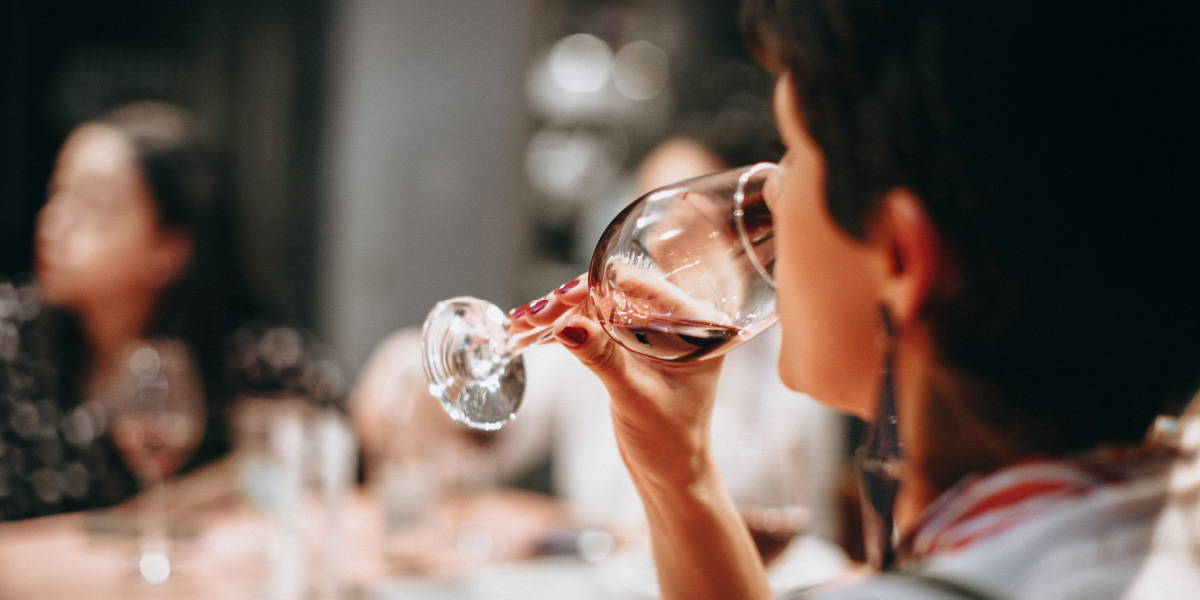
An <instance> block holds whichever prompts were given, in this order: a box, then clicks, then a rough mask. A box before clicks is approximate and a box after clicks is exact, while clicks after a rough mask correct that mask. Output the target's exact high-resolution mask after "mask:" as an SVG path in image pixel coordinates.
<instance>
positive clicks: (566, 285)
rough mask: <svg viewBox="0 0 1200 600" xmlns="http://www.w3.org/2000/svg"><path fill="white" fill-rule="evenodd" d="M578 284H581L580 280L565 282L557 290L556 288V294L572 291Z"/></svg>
mask: <svg viewBox="0 0 1200 600" xmlns="http://www.w3.org/2000/svg"><path fill="white" fill-rule="evenodd" d="M577 285H579V280H578V279H572V280H571V281H568V282H566V283H564V284H563V286H562V287H560V288H558V289H557V290H554V293H555V294H565V293H567V292H569V291H571V289H572V288H574V287H575V286H577Z"/></svg>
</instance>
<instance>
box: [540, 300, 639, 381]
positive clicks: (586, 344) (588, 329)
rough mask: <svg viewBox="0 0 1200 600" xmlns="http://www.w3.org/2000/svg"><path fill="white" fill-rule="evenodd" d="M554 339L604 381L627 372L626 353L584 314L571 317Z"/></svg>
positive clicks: (558, 327) (558, 328)
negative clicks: (625, 366)
mask: <svg viewBox="0 0 1200 600" xmlns="http://www.w3.org/2000/svg"><path fill="white" fill-rule="evenodd" d="M554 338H555V339H557V340H558V343H559V344H561V345H562V346H563V347H564V348H566V349H567V350H570V351H571V353H572V354H574V355H575V356H576V358H578V359H579V361H580V362H582V363H583V364H584V366H586V367H587V368H589V369H591V370H592V371H593V372H594V373H596V375H598V376H599V377H600V379H601V380H604V381H605V382H608V381H609V380H610V379H611V378H612V376H616V375H622V374H623V373H624V370H625V369H624V364H623V363H624V360H625V357H624V354H623V353H621V352H620V350H619V349H618V348H617V343H616V342H614V341H613V339H612V338H611V337H609V336H608V335H607V334H605V333H604V330H603V329H601V328H600V324H599V323H597V322H596V321H594V320H592V319H590V318H588V317H586V316H582V315H570V316H568V317H566V318H565V319H562V320H561V321H559V322H558V323H556V324H555V326H554Z"/></svg>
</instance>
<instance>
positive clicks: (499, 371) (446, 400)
mask: <svg viewBox="0 0 1200 600" xmlns="http://www.w3.org/2000/svg"><path fill="white" fill-rule="evenodd" d="M422 339H423V341H424V347H423V348H422V362H423V365H424V367H425V376H426V378H427V379H428V380H429V393H430V394H432V395H433V396H434V397H435V398H437V399H438V401H440V402H441V403H442V407H443V408H444V409H446V413H447V414H449V415H450V417H451V418H453V419H454V420H456V421H458V422H460V423H463V424H465V425H468V426H470V427H473V428H475V429H483V430H488V431H493V430H496V429H500V428H501V427H503V426H504V424H505V423H507V422H508V421H510V420H512V419H513V417H514V416H516V411H517V409H518V408H519V407H520V406H521V397H522V395H524V393H525V363H524V361H523V360H522V358H521V356H520V355H517V356H515V357H510V356H509V355H508V354H507V352H506V351H505V348H506V342H507V340H508V330H507V327H506V319H505V315H504V311H502V310H500V308H499V307H497V306H496V305H495V304H492V303H490V302H485V301H483V300H479V299H477V298H470V297H467V296H460V297H458V298H451V299H449V300H443V301H442V302H439V303H438V304H437V306H435V307H433V310H432V311H430V312H429V316H428V317H427V318H426V319H425V325H424V328H423V332H422Z"/></svg>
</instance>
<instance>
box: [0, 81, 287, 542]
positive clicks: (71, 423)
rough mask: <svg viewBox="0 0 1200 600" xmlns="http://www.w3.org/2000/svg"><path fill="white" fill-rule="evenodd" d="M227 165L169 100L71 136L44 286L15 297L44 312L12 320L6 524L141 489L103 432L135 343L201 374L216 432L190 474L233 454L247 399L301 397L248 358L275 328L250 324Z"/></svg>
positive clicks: (3, 489)
mask: <svg viewBox="0 0 1200 600" xmlns="http://www.w3.org/2000/svg"><path fill="white" fill-rule="evenodd" d="M218 160H219V157H218V156H216V155H215V154H214V153H213V151H212V149H211V148H210V147H209V146H208V145H207V144H206V143H205V141H204V140H203V139H202V137H201V135H200V132H199V131H198V129H197V126H196V124H195V123H194V121H193V119H192V117H191V116H190V115H189V114H188V113H187V112H186V111H184V110H182V109H181V108H179V107H176V106H173V105H169V104H165V103H157V102H141V103H134V104H129V105H126V106H123V107H121V108H118V109H116V110H114V111H112V112H110V113H108V114H106V115H104V116H102V117H100V118H97V119H94V120H91V121H88V122H85V123H83V124H81V125H79V126H78V127H76V128H75V129H74V130H73V131H71V133H70V134H69V135H68V136H67V138H66V140H65V142H64V143H63V146H62V148H61V150H60V151H59V154H58V157H57V161H56V163H55V166H54V171H53V174H52V176H51V179H50V182H49V184H48V186H47V201H46V204H45V205H44V207H43V208H42V210H41V212H40V213H39V215H38V219H37V231H36V247H35V255H36V260H37V263H36V286H34V285H29V286H21V290H22V294H23V295H25V296H30V297H33V296H36V295H37V294H38V293H40V295H41V298H42V300H43V301H44V304H45V306H46V308H47V310H44V311H41V313H42V314H40V315H38V314H37V313H38V311H37V309H36V307H35V308H34V309H32V310H30V311H26V312H27V314H25V315H24V316H23V319H22V320H21V321H19V322H18V321H16V320H14V321H13V323H14V325H13V327H12V329H11V331H12V332H13V333H14V335H15V336H17V337H18V338H19V339H18V342H19V344H20V350H19V352H13V353H12V355H11V356H10V357H9V358H10V360H8V361H6V364H5V365H4V367H5V369H3V370H4V372H5V375H4V377H3V380H0V392H2V394H3V397H0V411H3V413H4V414H3V415H2V416H4V417H7V418H3V419H0V423H3V424H2V425H0V466H2V467H3V469H2V470H0V519H14V518H23V517H31V516H37V515H43V514H49V513H54V512H62V511H68V510H77V509H86V508H95V507H100V506H108V505H112V504H115V503H117V502H119V501H121V500H124V499H126V498H128V497H130V496H131V495H133V494H134V493H135V492H136V491H137V485H136V481H135V478H134V477H133V476H132V475H131V473H130V471H129V470H128V469H127V468H126V466H125V465H124V462H123V461H122V460H120V458H119V456H118V453H117V451H116V449H115V447H114V446H113V444H112V441H111V438H110V436H109V435H108V434H107V432H106V425H107V420H106V410H105V401H104V393H105V390H106V388H108V387H109V386H110V385H111V384H112V383H113V378H114V377H116V374H117V373H118V372H119V371H120V370H122V365H121V364H120V363H121V361H122V360H123V358H124V356H125V352H127V349H128V346H129V345H130V344H131V343H133V342H135V341H136V340H137V339H139V338H142V337H145V336H156V337H158V336H168V337H174V338H179V339H181V340H183V341H185V342H186V343H187V345H188V346H189V348H190V350H191V352H192V354H193V359H194V360H195V362H196V363H197V367H198V369H199V376H200V378H201V379H202V385H203V387H204V394H205V401H206V404H207V410H206V420H207V423H206V424H205V429H204V432H203V438H202V440H201V442H200V444H199V446H198V448H197V449H196V450H195V452H194V453H192V455H191V456H190V460H189V461H188V463H187V464H186V465H185V466H184V470H185V471H187V470H192V469H194V468H196V467H198V466H200V465H204V464H208V463H211V462H212V461H214V459H217V458H218V457H221V456H223V455H225V454H226V452H227V451H228V448H229V440H228V433H229V432H228V426H227V424H226V416H227V407H228V403H229V401H230V400H231V398H232V396H234V395H235V394H236V393H237V388H239V387H242V388H245V387H248V386H249V387H253V386H258V387H260V388H264V389H270V388H277V387H278V388H283V387H287V386H292V387H303V385H302V384H300V383H298V382H295V381H292V382H287V381H283V379H282V378H279V377H274V375H278V373H269V372H267V370H264V369H263V368H262V365H263V363H264V361H262V360H256V357H255V356H254V355H253V353H254V351H255V349H259V348H263V347H265V346H269V345H270V344H271V343H272V341H273V340H272V339H269V338H268V337H267V335H268V334H272V332H273V335H274V336H275V338H279V337H280V336H279V335H278V333H279V329H278V328H267V327H265V326H257V325H248V324H250V323H254V322H255V319H256V318H258V317H259V316H260V313H259V312H258V310H257V307H256V306H255V303H253V302H252V301H251V299H250V297H249V294H248V293H247V291H246V288H245V286H244V285H243V280H242V277H241V274H240V269H239V267H238V263H237V260H236V258H235V256H234V250H233V240H232V239H231V237H230V235H231V231H230V228H229V226H228V225H229V223H228V219H229V210H228V208H229V207H228V206H226V205H225V202H226V201H227V198H226V196H225V192H226V190H225V189H224V188H223V186H222V184H221V182H222V179H223V178H222V176H221V172H220V169H221V168H222V167H223V166H224V165H222V164H220V163H219V162H218ZM9 285H10V286H13V288H14V289H16V286H14V285H13V284H9ZM242 326H245V327H242ZM235 331H236V332H237V333H238V335H237V336H235V335H234V333H235ZM292 335H293V336H294V337H296V339H297V340H299V339H300V334H299V333H297V332H295V331H292ZM247 337H251V338H255V339H249V340H248V339H246V338H247ZM285 337H286V336H285ZM235 338H236V339H235ZM248 352H249V354H248ZM309 360H310V357H308V356H304V355H303V353H300V354H299V355H298V358H297V359H296V360H294V361H293V363H295V364H292V365H290V366H291V367H293V369H292V370H296V369H300V370H303V368H304V367H305V364H307V362H308V361H309ZM272 378H274V381H271V379H272ZM293 379H297V380H298V379H299V376H294V377H293ZM310 380H311V378H310ZM204 491H205V493H207V492H211V491H212V490H204Z"/></svg>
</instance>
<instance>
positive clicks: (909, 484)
mask: <svg viewBox="0 0 1200 600" xmlns="http://www.w3.org/2000/svg"><path fill="white" fill-rule="evenodd" d="M922 330H923V328H922ZM910 334H912V335H910ZM932 348H933V347H932V344H931V343H930V339H929V336H928V334H927V333H925V334H921V333H920V332H906V334H905V336H904V339H903V340H901V342H900V345H899V346H898V348H897V350H898V354H897V365H896V378H897V379H896V386H897V387H896V396H897V408H896V410H897V417H898V420H899V429H900V431H899V434H900V440H901V444H902V445H903V453H904V471H903V476H902V480H901V484H900V489H899V492H898V494H897V498H896V505H895V509H894V521H895V523H896V527H897V528H898V529H899V530H900V531H901V532H902V533H903V532H906V531H909V530H911V528H912V527H913V526H915V525H916V523H917V521H918V519H919V518H920V516H921V514H922V513H923V512H924V511H925V509H926V508H928V507H929V505H930V504H932V503H933V501H934V500H936V499H937V498H938V496H940V495H941V494H942V493H943V492H945V491H946V490H948V489H950V487H952V486H953V485H954V484H956V483H958V482H959V481H961V480H962V479H963V477H965V476H967V475H969V474H971V473H986V472H990V471H994V470H996V469H999V468H1001V467H1004V466H1006V465H1010V464H1013V463H1015V462H1017V461H1018V460H1020V459H1021V458H1023V457H1025V456H1027V455H1029V454H1030V453H1032V452H1033V449H1031V448H1029V447H1028V444H1027V443H1026V441H1025V440H1028V439H1030V436H1026V435H1020V434H1018V432H1012V431H1008V432H1003V431H1000V428H999V427H997V424H995V423H989V422H987V421H985V420H983V419H981V418H980V417H979V415H978V413H977V411H975V410H974V409H973V407H972V398H970V397H969V396H970V395H971V393H970V392H969V391H968V386H965V385H962V384H960V383H958V382H956V381H955V380H954V378H953V376H951V375H949V374H947V373H946V372H945V370H944V369H943V368H941V367H940V366H939V365H936V364H935V363H934V361H933V360H932V357H933V356H934V354H933V352H932Z"/></svg>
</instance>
